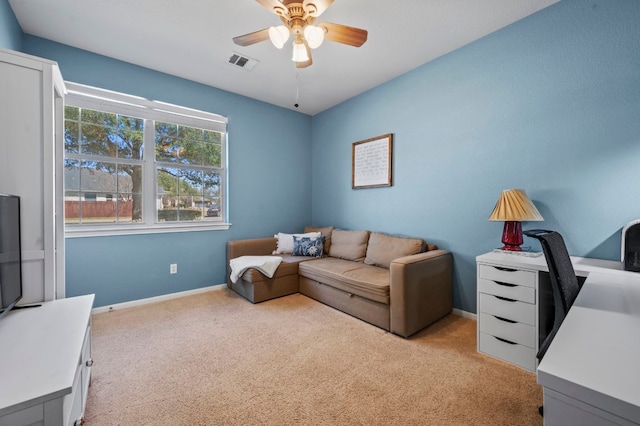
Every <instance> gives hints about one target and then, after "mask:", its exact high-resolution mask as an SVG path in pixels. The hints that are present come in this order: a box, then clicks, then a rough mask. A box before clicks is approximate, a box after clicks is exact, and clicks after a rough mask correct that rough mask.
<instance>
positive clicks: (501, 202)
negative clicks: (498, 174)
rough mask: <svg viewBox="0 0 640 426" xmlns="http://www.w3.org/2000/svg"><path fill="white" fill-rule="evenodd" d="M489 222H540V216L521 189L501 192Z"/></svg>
mask: <svg viewBox="0 0 640 426" xmlns="http://www.w3.org/2000/svg"><path fill="white" fill-rule="evenodd" d="M489 220H504V221H517V222H520V221H525V220H526V221H540V220H544V219H543V218H542V215H541V214H540V212H539V211H538V209H536V206H534V205H533V203H532V202H531V200H529V197H527V194H526V193H525V192H524V190H522V189H507V190H505V191H502V194H500V198H499V199H498V202H497V203H496V207H495V208H494V209H493V212H492V213H491V215H490V216H489Z"/></svg>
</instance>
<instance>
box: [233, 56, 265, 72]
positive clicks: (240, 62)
mask: <svg viewBox="0 0 640 426" xmlns="http://www.w3.org/2000/svg"><path fill="white" fill-rule="evenodd" d="M229 63H230V64H231V65H234V66H236V67H238V68H242V69H243V70H245V71H251V70H252V69H254V68H255V67H256V65H258V63H259V62H258V60H257V59H253V58H249V57H247V56H243V55H241V54H239V53H237V52H233V54H232V55H231V57H230V58H229Z"/></svg>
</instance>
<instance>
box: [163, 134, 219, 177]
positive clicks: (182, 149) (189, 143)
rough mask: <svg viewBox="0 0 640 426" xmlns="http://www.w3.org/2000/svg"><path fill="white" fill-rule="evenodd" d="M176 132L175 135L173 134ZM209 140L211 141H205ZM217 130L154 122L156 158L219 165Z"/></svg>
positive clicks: (171, 161) (198, 164) (166, 160)
mask: <svg viewBox="0 0 640 426" xmlns="http://www.w3.org/2000/svg"><path fill="white" fill-rule="evenodd" d="M174 131H176V132H177V137H175V136H174ZM205 140H210V141H211V143H205V142H204V141H205ZM220 140H221V136H220V134H219V133H217V132H212V131H209V130H203V129H198V128H195V127H187V126H171V125H170V124H167V123H156V134H155V143H156V150H155V152H156V160H157V161H159V162H164V163H179V164H184V165H195V166H211V167H220V166H221V164H222V162H221V152H222V150H221V145H219V144H216V143H214V142H217V141H220Z"/></svg>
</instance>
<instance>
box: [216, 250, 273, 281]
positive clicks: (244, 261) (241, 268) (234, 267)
mask: <svg viewBox="0 0 640 426" xmlns="http://www.w3.org/2000/svg"><path fill="white" fill-rule="evenodd" d="M281 262H282V258H281V257H280V256H240V257H236V258H235V259H231V260H230V261H229V266H231V282H232V283H235V282H236V281H238V278H240V276H241V275H242V274H244V272H245V271H246V270H247V269H250V268H254V269H257V270H258V271H260V272H262V273H263V274H265V275H266V276H267V277H269V278H271V277H273V274H275V273H276V269H278V266H279V265H280V263H281Z"/></svg>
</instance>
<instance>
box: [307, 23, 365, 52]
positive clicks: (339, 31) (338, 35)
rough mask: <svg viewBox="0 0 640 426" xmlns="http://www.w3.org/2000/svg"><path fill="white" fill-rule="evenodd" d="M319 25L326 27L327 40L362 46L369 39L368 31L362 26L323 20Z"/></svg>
mask: <svg viewBox="0 0 640 426" xmlns="http://www.w3.org/2000/svg"><path fill="white" fill-rule="evenodd" d="M319 26H320V27H321V28H323V29H324V31H325V35H324V38H326V39H327V40H331V41H335V42H337V43H342V44H348V45H350V46H355V47H360V46H362V45H363V44H364V42H365V41H367V34H368V33H367V31H366V30H361V29H360V28H354V27H348V26H346V25H340V24H332V23H331V22H323V23H321V24H319Z"/></svg>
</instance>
